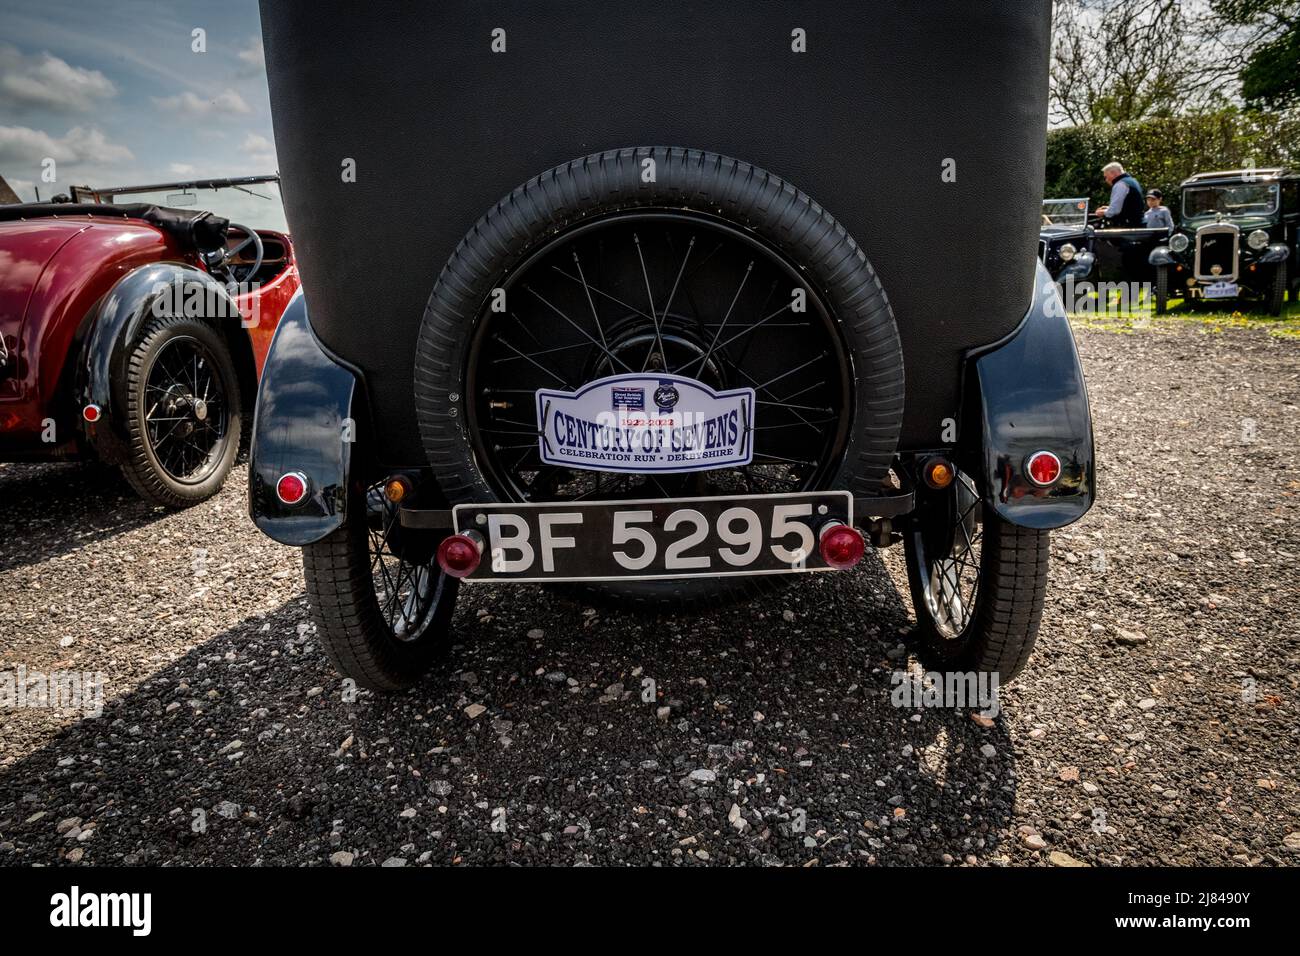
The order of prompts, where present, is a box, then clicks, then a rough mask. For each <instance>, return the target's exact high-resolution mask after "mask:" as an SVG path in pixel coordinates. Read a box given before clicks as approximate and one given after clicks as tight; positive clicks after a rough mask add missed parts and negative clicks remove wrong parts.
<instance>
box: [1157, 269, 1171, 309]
mask: <svg viewBox="0 0 1300 956" xmlns="http://www.w3.org/2000/svg"><path fill="white" fill-rule="evenodd" d="M1168 311H1169V267H1168V266H1156V315H1164V314H1165V313H1166V312H1168Z"/></svg>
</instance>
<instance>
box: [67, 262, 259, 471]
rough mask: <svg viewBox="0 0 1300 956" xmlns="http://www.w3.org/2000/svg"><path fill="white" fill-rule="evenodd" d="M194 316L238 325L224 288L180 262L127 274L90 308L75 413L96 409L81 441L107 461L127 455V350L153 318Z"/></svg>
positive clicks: (236, 313) (236, 312)
mask: <svg viewBox="0 0 1300 956" xmlns="http://www.w3.org/2000/svg"><path fill="white" fill-rule="evenodd" d="M180 314H185V315H194V316H199V317H202V318H205V319H210V320H213V321H232V322H238V321H241V320H242V316H241V315H240V312H239V307H238V306H236V305H235V302H234V300H233V299H232V298H231V297H230V293H229V292H227V291H226V288H225V286H223V285H222V284H221V283H220V282H218V281H217V280H216V279H214V278H213V277H212V276H210V275H208V273H206V272H204V271H203V270H202V269H198V268H196V267H194V266H191V265H187V264H185V263H183V262H154V263H150V264H149V265H144V266H140V267H139V268H137V269H132V270H131V271H130V272H128V273H127V274H126V275H125V276H123V277H122V278H121V279H119V280H118V282H117V284H116V285H114V286H113V288H112V289H110V290H109V292H108V294H107V295H106V296H104V298H103V299H101V300H100V301H99V304H98V305H96V307H95V310H94V314H93V315H92V316H91V322H90V332H89V334H88V335H87V336H86V342H85V345H84V346H83V347H82V353H81V374H80V375H79V376H78V385H77V398H78V405H77V409H78V411H79V412H80V411H82V410H84V409H85V408H86V407H87V406H89V405H94V406H96V408H98V410H99V416H98V418H97V419H96V420H95V421H94V422H87V423H86V425H85V429H86V439H87V441H88V442H89V443H90V445H91V446H92V447H93V448H94V450H95V454H96V455H97V456H98V457H99V458H101V459H102V460H104V461H107V462H113V463H116V462H120V461H123V460H125V457H126V455H127V447H128V446H127V442H128V439H127V434H126V425H127V423H126V418H125V415H126V411H125V409H124V408H123V407H122V405H123V402H124V401H125V396H124V395H123V394H122V393H121V389H120V384H121V383H122V382H125V381H126V366H127V362H128V361H129V360H130V357H131V346H132V344H133V343H134V342H135V340H136V337H137V336H138V335H139V332H140V330H141V328H142V327H143V326H144V324H145V323H146V322H147V321H148V320H149V319H150V318H151V317H153V316H154V315H160V316H161V315H180Z"/></svg>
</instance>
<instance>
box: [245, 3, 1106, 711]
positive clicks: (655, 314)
mask: <svg viewBox="0 0 1300 956" xmlns="http://www.w3.org/2000/svg"><path fill="white" fill-rule="evenodd" d="M665 14H666V12H665V10H664V9H663V8H662V7H656V6H646V5H635V4H602V3H597V2H594V0H589V2H574V3H542V4H539V3H524V2H501V3H479V2H473V3H471V2H468V0H460V2H447V3H440V4H436V5H429V6H427V7H425V6H421V7H418V8H417V7H401V8H396V7H394V8H387V7H379V8H375V7H374V6H360V7H358V6H356V5H351V4H330V5H326V9H322V8H321V5H319V4H312V5H310V6H309V5H307V4H303V3H292V2H290V3H286V2H277V3H264V4H263V10H262V16H263V33H264V38H265V43H266V48H267V64H268V74H269V79H270V88H271V99H272V106H273V110H274V115H275V127H276V140H277V147H278V152H279V156H280V160H281V164H282V170H281V172H282V176H283V178H284V181H285V183H286V189H285V194H286V204H287V209H288V213H289V218H290V221H291V223H292V227H293V230H294V233H295V235H296V236H297V238H298V245H299V259H300V264H301V268H302V273H303V279H304V285H305V290H306V294H305V297H304V299H303V300H302V301H300V302H299V303H298V307H297V309H296V311H295V312H294V313H293V314H292V317H291V319H290V320H286V322H285V323H284V325H283V326H282V330H281V332H280V334H279V337H278V338H277V340H276V343H275V346H274V349H273V354H272V357H271V359H270V361H269V362H268V366H267V370H266V372H265V375H264V379H263V390H262V394H261V397H260V400H259V405H258V409H259V411H258V421H257V427H256V435H255V439H254V447H253V451H252V463H251V467H250V498H251V510H252V514H253V517H254V519H255V520H256V521H257V523H258V525H259V527H261V528H262V529H263V530H264V531H265V532H266V533H267V534H269V535H271V536H272V537H274V538H276V539H277V540H279V541H283V542H286V543H290V544H294V545H299V546H302V547H303V549H304V564H305V568H306V573H307V583H308V591H309V595H310V597H311V600H312V604H313V607H314V609H315V613H316V616H317V621H318V625H319V629H320V632H321V635H322V637H323V640H324V643H325V645H326V647H327V648H328V649H329V651H330V653H331V655H332V657H333V659H334V661H335V663H336V664H337V665H338V667H339V668H340V669H341V670H342V671H343V672H344V673H346V674H348V675H350V676H352V677H354V678H356V679H357V680H358V681H360V682H362V683H365V684H368V685H370V686H375V687H381V688H394V687H401V686H404V685H407V684H409V683H411V682H412V681H414V680H415V679H417V678H418V676H419V674H420V673H421V672H422V671H423V670H424V669H425V668H426V667H427V665H428V663H429V661H430V659H431V658H432V656H433V654H434V653H435V652H436V651H437V649H438V648H439V647H443V646H445V645H446V644H447V643H448V640H447V636H446V631H447V629H448V626H449V621H450V617H451V611H452V605H453V602H454V600H455V597H456V593H457V588H458V586H460V584H461V582H462V581H464V582H465V583H466V585H467V586H473V583H474V582H480V581H488V582H498V583H506V582H523V581H536V582H568V584H566V586H567V587H571V588H579V589H582V590H583V591H584V592H585V593H586V594H587V595H588V596H593V595H594V596H597V597H601V598H604V599H607V600H611V601H614V602H616V603H617V604H618V605H619V606H621V607H625V608H649V609H656V608H680V607H683V606H685V605H686V604H688V603H690V602H695V601H702V602H705V603H707V604H718V603H720V602H722V601H724V600H729V599H730V600H734V599H741V598H746V597H749V596H753V595H756V594H759V593H761V592H762V591H764V590H766V589H768V588H771V587H773V586H776V585H777V584H780V583H789V582H791V581H798V580H799V575H800V574H803V573H813V572H820V571H833V570H837V569H842V568H847V567H851V566H852V565H853V564H855V563H856V562H857V561H858V560H859V559H860V557H861V556H862V551H863V548H864V546H865V545H866V544H874V545H878V546H883V545H889V544H892V543H895V542H897V541H899V540H900V539H901V540H902V541H903V542H904V544H905V547H906V552H907V556H908V566H909V574H910V579H911V590H912V596H913V601H914V604H915V605H916V609H917V617H918V641H917V647H918V652H919V653H920V655H921V656H922V658H923V659H924V660H926V661H927V662H929V663H932V664H935V665H937V666H942V667H944V668H945V669H957V670H970V671H976V670H977V671H992V672H997V673H1000V674H1001V676H1002V678H1003V679H1004V680H1005V679H1009V678H1010V677H1011V676H1013V675H1014V674H1015V673H1016V672H1017V671H1019V670H1020V669H1021V667H1022V666H1023V665H1024V663H1025V660H1026V659H1027V657H1028V654H1029V650H1030V648H1031V646H1032V643H1033V639H1034V634H1035V632H1036V630H1037V627H1038V620H1039V615H1040V613H1041V608H1042V600H1043V593H1044V588H1045V585H1046V574H1047V555H1048V536H1047V531H1048V530H1049V529H1051V528H1055V527H1060V526H1062V525H1065V524H1068V523H1070V522H1071V521H1074V520H1076V519H1077V518H1078V517H1080V516H1081V515H1082V514H1083V513H1084V512H1085V511H1086V510H1087V509H1088V507H1089V506H1090V505H1091V503H1092V498H1093V489H1094V477H1095V476H1094V470H1093V457H1092V429H1091V421H1090V417H1089V411H1088V406H1087V396H1086V391H1085V388H1084V383H1083V377H1082V373H1081V371H1080V368H1079V364H1078V358H1077V355H1076V353H1075V349H1074V343H1073V340H1072V338H1071V335H1070V331H1069V328H1068V325H1067V324H1066V322H1065V319H1064V314H1063V311H1062V309H1061V308H1060V301H1059V298H1058V296H1057V293H1056V289H1055V286H1054V285H1053V284H1052V282H1051V278H1050V276H1048V275H1047V273H1046V272H1045V271H1044V270H1043V269H1042V267H1041V265H1039V264H1038V263H1037V262H1036V261H1035V258H1034V254H1033V250H1034V242H1035V233H1036V231H1037V227H1038V221H1039V213H1038V206H1039V203H1040V201H1041V193H1042V182H1043V153H1044V135H1043V134H1044V129H1045V126H1046V98H1047V50H1048V38H1049V8H1048V4H1047V3H1046V2H1041V3H1039V2H1035V3H1004V4H984V5H976V6H974V7H972V6H970V5H968V4H964V3H956V2H939V3H932V4H929V5H927V6H926V8H925V9H924V10H923V11H922V10H918V9H917V8H916V6H915V5H889V6H876V5H872V6H870V7H868V6H866V5H862V4H854V3H848V2H844V0H822V2H815V3H807V4H800V5H798V6H797V7H791V6H787V5H782V4H759V5H755V4H751V3H742V2H721V3H711V4H708V5H681V6H675V7H673V8H672V10H671V15H665ZM379 67H382V68H379ZM991 189H996V190H997V191H998V194H999V196H1000V197H1001V199H1002V201H999V202H998V203H996V204H994V205H993V207H992V208H990V206H989V204H988V203H987V197H988V194H989V190H991ZM934 223H943V224H944V232H943V254H944V256H945V260H944V267H943V268H942V269H936V268H934V261H935V255H936V247H935V243H936V237H935V233H934V232H933V230H932V229H930V228H927V226H928V225H929V224H934ZM309 314H310V318H308V315H309Z"/></svg>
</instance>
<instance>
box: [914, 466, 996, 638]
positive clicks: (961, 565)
mask: <svg viewBox="0 0 1300 956" xmlns="http://www.w3.org/2000/svg"><path fill="white" fill-rule="evenodd" d="M981 507H982V506H981V504H980V497H979V493H978V492H977V490H976V488H975V483H974V481H973V480H972V479H971V477H970V476H969V475H967V474H965V473H963V472H958V473H957V477H956V480H955V481H954V482H953V485H952V488H951V490H950V494H948V495H947V496H946V500H945V501H944V502H943V509H942V511H941V513H940V515H939V516H938V517H937V518H936V521H935V525H936V526H935V527H933V528H931V529H928V533H922V534H919V535H917V536H916V540H917V552H918V553H917V561H918V564H919V568H918V570H919V572H920V579H921V586H922V592H923V598H924V602H923V603H924V611H925V612H926V613H928V614H929V615H930V619H931V621H932V623H933V625H934V628H935V630H936V631H937V632H938V633H939V634H940V635H941V636H942V637H944V638H946V639H948V640H956V639H958V638H960V637H961V636H962V635H963V634H964V633H965V632H966V629H967V628H968V627H969V625H970V623H971V621H972V619H973V617H974V615H975V609H976V602H977V599H978V597H979V591H980V577H981V560H982V556H983V541H982V539H983V528H984V526H983V521H982V515H981V514H980V511H981ZM921 610H922V609H921V608H917V611H918V613H919V612H920V611H921Z"/></svg>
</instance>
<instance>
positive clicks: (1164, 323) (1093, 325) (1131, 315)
mask: <svg viewBox="0 0 1300 956" xmlns="http://www.w3.org/2000/svg"><path fill="white" fill-rule="evenodd" d="M1091 297H1092V299H1093V300H1094V301H1095V300H1096V298H1097V295H1096V293H1093V294H1092V296H1091ZM1070 322H1071V323H1072V324H1073V325H1074V327H1075V328H1077V329H1085V330H1088V331H1097V332H1112V333H1116V334H1120V335H1124V334H1131V333H1134V332H1172V331H1174V330H1175V329H1178V328H1185V327H1187V326H1196V327H1199V328H1200V329H1201V330H1202V331H1204V332H1206V333H1209V334H1212V335H1217V334H1221V333H1223V332H1226V331H1229V330H1231V329H1263V330H1265V331H1266V332H1268V334H1269V335H1272V336H1274V337H1275V338H1279V339H1291V340H1293V341H1300V302H1297V301H1288V302H1287V303H1286V306H1285V307H1284V308H1283V309H1282V314H1281V315H1280V316H1278V317H1277V318H1274V317H1273V316H1271V315H1269V314H1268V313H1267V312H1265V311H1264V310H1263V309H1261V308H1258V307H1254V305H1253V303H1252V307H1251V308H1249V309H1248V310H1245V311H1242V310H1237V309H1218V310H1215V309H1211V308H1207V307H1206V306H1203V305H1201V306H1196V305H1192V304H1191V303H1189V302H1185V301H1183V300H1182V299H1170V300H1169V311H1168V312H1167V313H1166V314H1164V315H1156V314H1155V310H1154V309H1153V308H1152V307H1151V306H1149V305H1148V304H1147V303H1146V302H1139V303H1138V304H1137V306H1136V307H1134V308H1131V309H1129V310H1126V311H1122V310H1120V309H1119V308H1118V307H1117V306H1116V307H1114V309H1113V311H1112V310H1104V309H1101V308H1098V309H1096V310H1094V311H1092V312H1087V311H1084V312H1071V313H1070Z"/></svg>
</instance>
